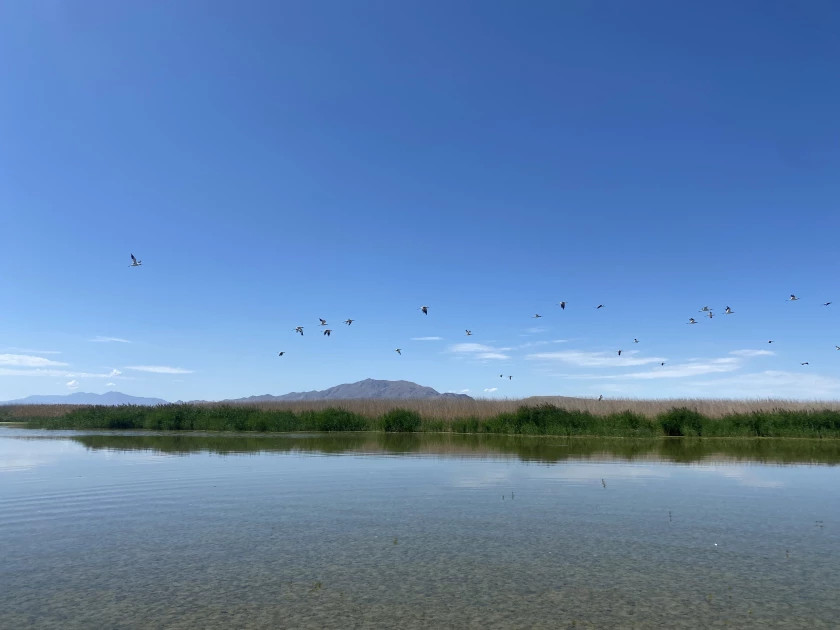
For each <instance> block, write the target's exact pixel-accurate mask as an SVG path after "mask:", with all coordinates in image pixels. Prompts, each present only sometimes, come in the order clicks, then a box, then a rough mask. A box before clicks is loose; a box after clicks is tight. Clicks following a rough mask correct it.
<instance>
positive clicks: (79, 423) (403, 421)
mask: <svg viewBox="0 0 840 630" xmlns="http://www.w3.org/2000/svg"><path fill="white" fill-rule="evenodd" d="M2 416H3V417H0V420H3V419H5V420H12V419H16V418H15V417H14V416H15V414H13V413H12V412H11V410H9V411H6V412H4V413H3V414H2ZM45 416H46V414H45ZM45 416H39V417H28V418H25V419H24V418H21V420H22V421H25V422H26V424H27V426H29V427H32V428H45V429H145V430H153V431H160V430H175V431H259V432H294V431H385V432H399V433H411V432H452V433H477V434H483V433H484V434H490V433H492V434H506V435H555V436H600V437H662V436H686V437H779V438H782V437H800V438H840V411H837V410H832V409H811V410H786V409H774V410H757V411H752V412H747V413H732V414H728V415H724V416H721V417H715V418H712V417H708V416H705V415H703V414H701V413H700V412H698V411H696V410H694V409H690V408H687V407H677V408H673V409H669V410H667V411H664V412H661V413H659V414H657V415H656V416H654V417H647V416H644V415H641V414H638V413H634V412H632V411H619V412H614V413H608V414H604V415H596V414H593V413H590V412H588V411H580V410H574V409H572V410H570V409H563V408H560V407H557V406H554V405H550V404H544V405H537V406H520V407H519V408H517V409H516V410H514V411H509V412H507V411H506V412H501V413H498V414H496V415H494V416H489V417H475V416H465V417H454V418H439V417H435V416H431V415H430V416H423V415H421V414H420V413H419V412H418V411H415V410H412V409H405V408H395V409H391V410H389V411H387V412H385V413H382V414H381V415H376V416H368V415H363V414H361V413H356V412H354V411H350V410H348V409H346V408H344V407H341V406H337V407H329V408H323V409H312V410H290V409H271V408H261V407H252V406H244V405H194V404H172V405H160V406H155V407H147V406H134V405H123V406H118V407H108V406H89V407H75V408H72V409H70V410H68V411H66V413H64V414H61V415H55V416H54V417H45Z"/></svg>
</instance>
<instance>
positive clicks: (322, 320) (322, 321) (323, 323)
mask: <svg viewBox="0 0 840 630" xmlns="http://www.w3.org/2000/svg"><path fill="white" fill-rule="evenodd" d="M318 319H319V320H320V321H321V326H326V325H327V320H326V319H322V318H320V317H319V318H318Z"/></svg>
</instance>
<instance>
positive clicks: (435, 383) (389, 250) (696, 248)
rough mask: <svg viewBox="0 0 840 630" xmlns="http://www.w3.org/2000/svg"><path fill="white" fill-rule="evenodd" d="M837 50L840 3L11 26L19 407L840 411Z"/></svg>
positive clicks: (1, 368) (1, 382)
mask: <svg viewBox="0 0 840 630" xmlns="http://www.w3.org/2000/svg"><path fill="white" fill-rule="evenodd" d="M838 31H840V5H838V4H837V3H836V2H831V1H820V0H814V1H812V2H807V3H789V2H772V1H764V0H762V1H760V2H759V1H756V2H751V1H744V2H738V3H732V2H723V1H712V2H706V3H673V2H659V1H656V2H654V1H642V2H637V3H625V2H590V1H573V0H570V1H569V2H537V1H534V2H529V3H515V2H495V1H481V2H467V1H456V2H438V1H432V2H414V1H411V2H408V1H405V2H385V1H379V2H374V1H366V0H360V1H358V2H344V1H332V0H324V1H319V2H259V1H256V0H254V1H249V2H245V3H233V2H221V1H214V2H206V1H201V2H198V1H191V0H182V1H180V2H176V3H146V2H134V1H128V2H120V3H114V2H109V1H104V0H102V1H99V0H90V1H87V2H82V3H79V2H57V1H48V0H43V1H41V2H11V3H2V4H0V59H2V60H3V62H2V63H0V230H2V232H1V233H2V236H3V238H2V247H0V260H2V273H0V400H10V399H15V398H20V397H24V396H27V395H32V394H63V393H69V392H74V391H85V392H98V393H101V392H105V391H109V390H116V391H121V392H125V393H128V394H133V395H138V396H154V397H159V398H164V399H166V400H172V401H174V400H195V399H204V400H220V399H225V398H236V397H243V396H250V395H258V394H267V393H269V394H283V393H287V392H291V391H306V390H314V389H324V388H327V387H331V386H333V385H338V384H340V383H347V382H353V381H358V380H362V379H365V378H376V379H389V380H397V379H405V380H410V381H414V382H417V383H420V384H422V385H427V386H430V387H434V388H435V389H437V390H438V391H441V392H462V393H467V394H469V395H471V396H475V397H489V398H519V397H525V396H532V395H562V396H586V397H597V396H600V395H603V396H604V397H630V398H672V397H692V398H707V397H711V398H720V397H727V398H729V397H732V398H766V397H780V398H796V399H838V398H840V351H838V350H837V349H836V345H840V327H838V323H839V322H840V286H839V285H838V280H837V278H838V260H840V258H839V257H838V250H840V240H838V237H840V212H838V199H840V178H838V177H837V174H838V172H840V171H839V170H838V169H840V143H838V138H840V116H838V115H837V112H840V82H838V81H837V80H836V77H837V67H838V65H840V39H838V38H837V36H836V34H837V32H838ZM132 253H133V254H134V255H135V256H136V257H137V258H138V259H139V260H141V261H142V265H141V266H139V267H130V266H129V265H130V263H131V259H130V254H132ZM791 294H795V295H796V296H797V297H798V298H799V299H798V300H795V301H793V300H790V299H789V297H790V295H791ZM561 301H565V302H566V308H565V309H561V308H560V306H559V305H558V304H559V302H561ZM825 302H834V303H833V304H831V305H828V306H824V303H825ZM599 304H603V305H604V307H603V308H601V309H597V308H596V307H597V306H598V305H599ZM421 306H428V307H429V308H428V314H427V315H426V314H423V312H422V311H421V310H420V307H421ZM704 306H708V307H709V308H711V309H712V312H713V314H714V317H713V318H711V319H709V318H708V317H707V316H706V313H704V312H700V310H701V309H702V308H703V307H704ZM726 306H730V307H731V310H732V311H733V313H731V314H724V308H725V307H726ZM537 314H539V315H541V317H539V318H536V317H534V316H535V315H537ZM690 317H694V318H695V319H696V320H697V324H696V325H691V324H689V323H688V321H689V318H690ZM319 318H324V319H326V320H327V322H328V325H327V326H325V327H324V326H320V325H319ZM348 318H351V319H353V320H354V321H353V323H352V324H351V325H349V326H348V325H346V324H343V323H342V322H343V321H344V320H345V319H348ZM296 326H303V327H304V335H303V336H301V335H299V334H297V333H295V332H294V329H295V327H296ZM326 328H329V329H330V330H332V331H333V332H332V333H331V334H330V335H329V336H326V335H324V334H323V330H324V329H326ZM466 330H471V331H472V334H471V335H467V334H466ZM634 339H638V343H636V342H634ZM771 340H772V341H773V343H768V341H771ZM397 348H399V349H400V350H401V354H398V353H396V352H395V349H397ZM618 350H622V354H621V356H618ZM279 352H284V353H285V354H284V355H283V356H279V355H278V353H279ZM804 362H807V363H808V364H807V365H801V364H802V363H804ZM662 363H664V365H662ZM500 375H502V376H501V377H500ZM509 377H512V378H509Z"/></svg>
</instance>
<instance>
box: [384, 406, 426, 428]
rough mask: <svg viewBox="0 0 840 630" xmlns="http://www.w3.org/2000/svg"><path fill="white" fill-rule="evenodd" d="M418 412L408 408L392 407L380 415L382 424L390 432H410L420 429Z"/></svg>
mask: <svg viewBox="0 0 840 630" xmlns="http://www.w3.org/2000/svg"><path fill="white" fill-rule="evenodd" d="M420 423H421V419H420V414H419V413H417V412H416V411H411V410H410V409H392V410H391V411H389V412H388V413H386V414H385V415H384V416H382V426H383V428H384V429H385V431H388V432H392V433H397V432H399V433H411V432H413V431H417V430H419V429H420Z"/></svg>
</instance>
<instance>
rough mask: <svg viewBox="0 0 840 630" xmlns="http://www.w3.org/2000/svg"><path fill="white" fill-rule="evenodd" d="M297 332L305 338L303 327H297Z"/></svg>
mask: <svg viewBox="0 0 840 630" xmlns="http://www.w3.org/2000/svg"><path fill="white" fill-rule="evenodd" d="M295 332H296V333H300V336H301V337H303V326H295Z"/></svg>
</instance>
